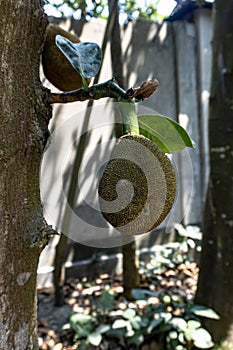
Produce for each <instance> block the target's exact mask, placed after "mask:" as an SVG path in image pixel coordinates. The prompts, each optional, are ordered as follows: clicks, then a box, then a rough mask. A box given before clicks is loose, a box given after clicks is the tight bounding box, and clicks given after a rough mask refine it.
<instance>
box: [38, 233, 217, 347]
mask: <svg viewBox="0 0 233 350" xmlns="http://www.w3.org/2000/svg"><path fill="white" fill-rule="evenodd" d="M188 240H189V242H188ZM184 243H185V244H184ZM190 243H191V241H190V238H187V237H186V238H185V239H182V241H180V242H179V243H178V245H177V243H175V244H170V245H167V246H165V247H163V248H162V249H161V251H160V252H159V253H157V254H156V255H154V256H152V257H151V260H150V262H149V263H147V264H146V263H144V264H142V265H141V268H140V274H141V280H140V286H139V288H137V289H134V290H133V291H132V300H127V299H126V298H125V297H124V294H123V288H122V276H121V275H115V276H109V275H107V274H103V275H100V276H99V277H98V278H96V279H95V280H94V281H90V280H88V279H87V278H84V279H82V280H76V279H71V280H69V281H67V282H66V285H65V286H64V294H65V305H64V306H62V307H59V308H58V307H57V308H56V307H54V306H53V291H52V289H41V290H39V291H38V297H39V315H38V316H39V325H38V334H39V343H40V349H41V350H50V349H54V350H61V349H64V350H71V349H79V350H90V349H96V350H107V349H111V350H121V349H127V350H137V349H140V350H161V349H163V350H189V349H190V350H193V349H211V348H212V347H213V345H214V344H213V342H212V339H211V336H210V334H209V333H208V332H207V331H206V330H205V329H204V328H203V327H202V324H201V319H200V317H208V318H214V319H218V315H217V314H216V313H215V312H214V311H213V310H211V309H208V308H205V307H203V306H200V305H194V304H193V297H194V294H195V291H196V286H197V278H198V267H197V264H196V263H195V262H193V261H191V259H190V257H189V256H188V252H189V250H190V247H191V246H192V248H193V247H194V245H193V244H190Z"/></svg>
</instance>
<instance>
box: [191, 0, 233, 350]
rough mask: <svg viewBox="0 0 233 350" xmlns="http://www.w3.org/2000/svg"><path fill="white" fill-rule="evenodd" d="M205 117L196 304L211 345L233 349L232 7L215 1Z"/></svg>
mask: <svg viewBox="0 0 233 350" xmlns="http://www.w3.org/2000/svg"><path fill="white" fill-rule="evenodd" d="M214 11H215V12H214V38H213V66H212V83H211V97H210V112H209V146H210V182H209V188H208V195H207V200H206V206H205V213H204V227H203V232H204V235H203V246H202V256H201V266H200V276H199V282H198V290H197V296H196V301H197V302H198V303H201V304H204V305H208V306H210V307H213V308H214V309H215V310H216V311H217V312H218V313H219V315H220V317H221V319H220V321H213V322H208V326H209V329H210V331H211V332H212V334H213V336H214V338H215V339H216V340H221V339H227V340H228V341H229V343H230V346H231V348H232V347H233V278H232V271H233V21H232V17H233V1H228V0H216V2H215V10H214Z"/></svg>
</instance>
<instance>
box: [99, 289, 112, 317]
mask: <svg viewBox="0 0 233 350" xmlns="http://www.w3.org/2000/svg"><path fill="white" fill-rule="evenodd" d="M97 309H101V310H106V311H112V310H113V309H114V294H113V292H112V291H110V290H109V289H108V288H105V289H104V291H103V292H102V294H101V296H100V298H99V300H98V302H97Z"/></svg>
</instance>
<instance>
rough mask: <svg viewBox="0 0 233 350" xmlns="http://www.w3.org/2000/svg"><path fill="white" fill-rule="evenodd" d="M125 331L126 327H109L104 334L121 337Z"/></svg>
mask: <svg viewBox="0 0 233 350" xmlns="http://www.w3.org/2000/svg"><path fill="white" fill-rule="evenodd" d="M125 333H126V328H116V329H110V330H109V331H108V332H107V333H106V335H107V336H108V337H112V338H122V337H123V336H125Z"/></svg>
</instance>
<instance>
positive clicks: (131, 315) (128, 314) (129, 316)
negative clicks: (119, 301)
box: [123, 309, 136, 320]
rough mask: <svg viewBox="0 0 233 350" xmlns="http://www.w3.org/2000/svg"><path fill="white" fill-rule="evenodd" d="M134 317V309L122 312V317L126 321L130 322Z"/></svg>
mask: <svg viewBox="0 0 233 350" xmlns="http://www.w3.org/2000/svg"><path fill="white" fill-rule="evenodd" d="M135 316H136V311H135V310H134V309H126V310H125V311H124V312H123V317H124V318H126V319H127V320H131V319H132V318H134V317H135Z"/></svg>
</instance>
